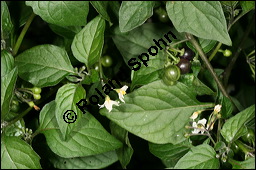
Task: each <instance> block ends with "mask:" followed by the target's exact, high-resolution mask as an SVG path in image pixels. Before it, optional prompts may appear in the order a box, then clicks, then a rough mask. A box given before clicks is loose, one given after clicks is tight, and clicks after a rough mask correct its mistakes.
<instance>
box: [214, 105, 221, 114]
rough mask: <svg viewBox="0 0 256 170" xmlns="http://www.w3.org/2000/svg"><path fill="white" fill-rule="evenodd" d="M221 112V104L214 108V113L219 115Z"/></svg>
mask: <svg viewBox="0 0 256 170" xmlns="http://www.w3.org/2000/svg"><path fill="white" fill-rule="evenodd" d="M220 110H221V105H220V104H218V105H216V106H215V107H214V112H215V113H219V112H220Z"/></svg>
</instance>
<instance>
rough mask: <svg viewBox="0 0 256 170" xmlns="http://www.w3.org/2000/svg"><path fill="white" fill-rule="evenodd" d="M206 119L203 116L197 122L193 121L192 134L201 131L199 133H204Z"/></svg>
mask: <svg viewBox="0 0 256 170" xmlns="http://www.w3.org/2000/svg"><path fill="white" fill-rule="evenodd" d="M206 122H207V120H206V119H205V118H203V119H201V120H199V121H198V122H197V123H196V122H193V124H192V126H193V127H194V128H195V129H194V130H193V131H192V133H193V134H198V133H200V132H201V134H203V133H204V130H205V128H204V127H205V124H206Z"/></svg>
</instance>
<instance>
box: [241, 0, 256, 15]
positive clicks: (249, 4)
mask: <svg viewBox="0 0 256 170" xmlns="http://www.w3.org/2000/svg"><path fill="white" fill-rule="evenodd" d="M239 3H240V5H241V7H242V9H243V13H247V12H249V11H250V10H253V9H255V1H239Z"/></svg>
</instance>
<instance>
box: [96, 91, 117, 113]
mask: <svg viewBox="0 0 256 170" xmlns="http://www.w3.org/2000/svg"><path fill="white" fill-rule="evenodd" d="M98 105H99V106H100V109H101V108H103V107H104V106H105V107H106V109H108V112H110V111H111V110H112V107H113V105H116V106H119V102H116V101H113V100H111V99H110V98H109V96H108V95H107V96H106V98H105V102H104V103H103V104H102V105H100V104H98Z"/></svg>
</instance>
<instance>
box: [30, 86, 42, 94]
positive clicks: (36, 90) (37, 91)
mask: <svg viewBox="0 0 256 170" xmlns="http://www.w3.org/2000/svg"><path fill="white" fill-rule="evenodd" d="M31 90H32V92H33V93H34V94H40V93H41V92H42V89H41V88H39V87H33V88H32V89H31Z"/></svg>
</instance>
